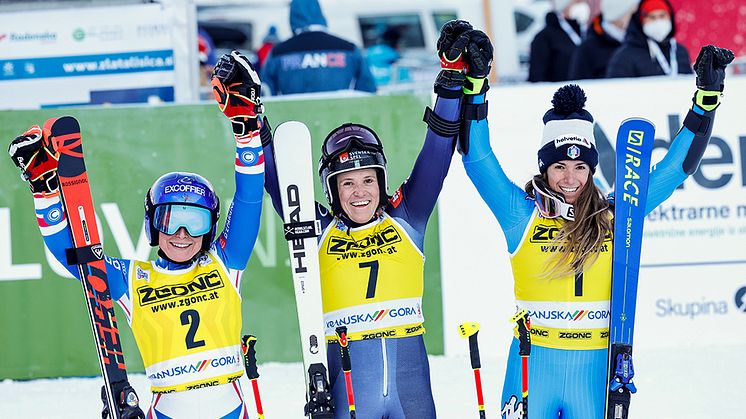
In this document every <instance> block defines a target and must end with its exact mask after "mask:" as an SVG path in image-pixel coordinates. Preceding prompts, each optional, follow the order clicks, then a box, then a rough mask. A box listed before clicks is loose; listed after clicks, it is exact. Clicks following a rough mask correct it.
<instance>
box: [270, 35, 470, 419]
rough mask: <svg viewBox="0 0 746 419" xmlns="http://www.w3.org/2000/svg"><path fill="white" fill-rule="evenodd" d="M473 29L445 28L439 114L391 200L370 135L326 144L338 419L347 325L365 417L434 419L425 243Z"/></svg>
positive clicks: (455, 123) (431, 113)
mask: <svg viewBox="0 0 746 419" xmlns="http://www.w3.org/2000/svg"><path fill="white" fill-rule="evenodd" d="M469 31H473V29H472V28H471V25H469V24H468V23H466V22H463V21H452V22H449V23H447V24H446V25H444V27H443V29H442V31H441V36H440V39H439V41H438V50H439V55H440V56H441V57H442V58H443V60H442V63H443V68H444V69H443V70H442V71H441V73H440V74H439V75H438V77H437V79H436V81H435V93H436V94H437V95H438V98H437V101H436V103H435V109H434V110H430V109H428V110H427V111H426V113H425V120H426V122H427V123H428V130H427V134H426V135H425V143H424V145H423V146H422V150H421V151H420V154H419V156H418V157H417V161H416V162H415V164H414V168H413V169H412V173H411V175H410V176H409V178H408V180H407V181H406V182H404V184H402V185H401V186H400V187H399V188H398V189H397V190H396V191H395V192H394V193H393V195H392V196H391V197H389V196H388V194H387V189H386V180H387V179H386V158H385V156H384V154H383V145H382V143H381V141H380V139H379V138H378V136H377V135H376V133H375V132H374V131H373V130H372V129H370V128H368V127H366V126H364V125H360V124H351V123H349V124H343V125H342V126H340V127H338V128H336V129H334V130H332V132H330V133H329V135H328V136H327V137H326V139H325V141H324V145H323V147H322V158H321V162H320V165H319V175H320V177H321V183H322V185H323V187H324V190H325V192H326V196H327V199H328V200H329V204H330V206H331V211H329V210H328V209H327V208H325V207H324V206H323V205H321V204H318V203H317V207H316V218H317V219H318V220H320V222H321V225H322V228H323V233H322V234H321V236H320V238H319V263H320V274H321V292H322V303H323V311H324V323H325V327H326V337H327V341H328V342H329V348H328V351H327V356H328V360H329V376H330V383H331V386H332V394H333V396H334V402H335V412H334V415H335V418H349V417H350V414H349V412H348V405H347V397H346V395H345V380H344V378H343V376H342V368H341V361H340V350H339V345H338V343H336V334H335V328H336V327H337V326H342V325H344V326H346V327H347V328H348V337H349V338H350V344H349V346H350V354H351V362H352V384H353V390H354V394H355V408H356V415H357V418H358V419H363V418H364V419H381V418H391V419H403V418H419V419H431V418H435V404H434V402H433V397H432V389H431V386H430V372H429V365H428V360H427V352H426V351H425V344H424V340H423V333H424V332H425V328H424V326H423V323H424V319H425V318H424V315H423V310H422V295H423V289H424V254H423V245H424V240H425V228H426V227H427V221H428V218H429V217H430V214H431V213H432V211H433V209H434V207H435V204H436V201H437V199H438V195H439V194H440V191H441V189H442V186H443V180H444V178H445V177H446V174H447V173H448V168H449V167H450V163H451V159H452V156H453V150H454V144H455V140H454V139H455V136H456V133H457V131H458V128H459V126H460V117H461V113H462V109H461V102H462V100H463V99H462V98H463V93H462V89H463V86H464V84H465V82H466V76H465V75H464V72H463V66H464V65H463V60H462V58H463V54H462V53H463V52H464V49H465V48H466V42H467V41H468V37H466V36H463V34H464V33H468V32H469ZM397 140H398V141H410V139H405V138H400V139H397ZM264 152H265V155H266V156H267V159H266V164H267V176H266V188H267V192H268V193H269V195H270V196H271V197H272V202H273V203H274V207H275V209H276V210H277V212H278V213H279V214H282V206H281V201H280V191H279V185H278V183H277V173H276V169H275V166H274V157H273V155H274V151H273V145H272V144H271V143H267V144H265V147H264Z"/></svg>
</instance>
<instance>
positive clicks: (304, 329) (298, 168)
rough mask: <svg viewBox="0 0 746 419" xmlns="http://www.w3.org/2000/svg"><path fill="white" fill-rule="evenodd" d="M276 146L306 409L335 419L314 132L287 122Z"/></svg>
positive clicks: (319, 418)
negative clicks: (315, 186)
mask: <svg viewBox="0 0 746 419" xmlns="http://www.w3.org/2000/svg"><path fill="white" fill-rule="evenodd" d="M274 150H275V164H276V166H277V179H278V182H279V189H280V195H281V196H282V213H283V218H284V221H285V239H287V241H288V248H289V251H290V266H291V269H292V273H293V286H294V288H295V305H296V307H297V309H298V325H299V327H300V338H301V349H302V352H303V366H304V367H305V368H306V371H307V372H308V374H307V376H306V389H307V394H306V397H307V398H306V401H307V402H308V404H307V405H306V412H305V413H306V415H310V417H311V418H312V419H325V418H332V417H333V403H332V399H331V391H330V389H329V380H328V376H327V359H326V338H325V335H324V313H323V310H322V306H321V278H320V275H319V250H318V242H317V238H318V236H319V235H320V234H321V225H320V222H319V221H318V220H317V219H316V212H315V207H316V203H315V201H314V190H313V178H314V172H313V164H312V161H311V160H312V154H311V133H310V132H309V131H308V128H307V127H306V126H305V125H304V124H303V123H301V122H298V121H289V122H285V123H283V124H281V125H280V126H278V127H277V129H276V130H275V134H274Z"/></svg>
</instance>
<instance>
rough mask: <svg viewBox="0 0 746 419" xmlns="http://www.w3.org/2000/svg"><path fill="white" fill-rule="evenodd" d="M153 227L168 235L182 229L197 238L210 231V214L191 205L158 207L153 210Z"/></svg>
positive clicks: (208, 211)
mask: <svg viewBox="0 0 746 419" xmlns="http://www.w3.org/2000/svg"><path fill="white" fill-rule="evenodd" d="M153 227H155V229H156V230H158V231H160V232H161V233H164V234H168V235H172V234H175V233H176V232H177V231H179V229H180V228H181V227H184V228H185V229H186V231H187V233H189V235H190V236H192V237H199V236H203V235H205V234H207V233H209V232H210V230H212V213H211V212H210V210H208V209H207V208H202V207H195V206H192V205H173V204H172V205H160V206H158V207H156V208H155V215H154V216H153Z"/></svg>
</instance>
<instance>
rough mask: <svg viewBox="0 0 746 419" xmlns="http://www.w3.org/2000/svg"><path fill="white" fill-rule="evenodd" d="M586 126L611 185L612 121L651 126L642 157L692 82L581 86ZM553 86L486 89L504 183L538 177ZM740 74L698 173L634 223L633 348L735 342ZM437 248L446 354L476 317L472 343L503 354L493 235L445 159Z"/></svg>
mask: <svg viewBox="0 0 746 419" xmlns="http://www.w3.org/2000/svg"><path fill="white" fill-rule="evenodd" d="M580 85H581V87H582V88H583V89H584V90H585V92H586V94H587V96H588V102H587V104H586V109H588V110H589V111H590V112H591V114H592V115H593V116H594V118H595V120H596V122H597V124H598V127H597V130H596V141H597V143H598V146H599V151H600V164H599V170H598V171H597V172H596V177H597V178H599V180H601V181H602V182H604V181H605V182H606V183H608V184H609V185H613V176H614V175H613V173H614V167H613V164H614V153H613V143H614V141H615V138H616V130H617V128H618V126H619V125H620V123H621V122H622V121H623V120H624V119H626V118H628V117H632V116H639V117H644V118H646V119H649V120H651V121H652V122H653V123H654V124H655V126H656V144H655V149H654V152H653V153H654V154H653V162H654V163H655V162H657V161H659V160H660V159H661V158H663V156H664V155H665V153H666V151H667V149H668V146H669V145H670V142H671V140H672V139H673V137H675V135H676V133H677V131H678V130H679V128H680V126H681V123H682V122H683V120H684V117H685V116H686V114H687V111H688V109H689V108H690V107H691V98H692V95H693V93H694V90H695V87H694V77H691V78H689V77H687V78H679V79H671V78H648V79H635V80H619V81H592V82H591V81H584V82H581V83H580ZM559 86H560V85H559V84H541V85H528V86H526V85H524V86H515V87H497V88H493V89H492V90H490V92H489V93H488V101H489V124H490V136H491V144H492V148H493V150H494V151H495V154H496V156H497V158H498V160H499V161H500V163H501V164H502V166H503V168H504V169H505V171H506V173H507V174H508V176H509V177H510V178H511V179H513V181H514V182H515V183H516V184H518V185H521V186H523V185H524V184H525V183H526V181H528V180H529V179H530V178H531V176H533V175H534V174H535V173H537V172H538V168H537V157H536V152H537V150H538V147H539V141H540V138H541V131H542V127H543V123H542V116H543V115H544V113H545V112H546V111H547V110H548V109H549V108H550V107H551V98H552V95H553V94H554V91H555V90H556V89H557V88H558V87H559ZM743 109H746V78H738V77H733V78H729V79H728V80H726V95H725V97H724V99H723V101H722V106H721V107H720V108H719V109H718V111H717V117H716V120H715V126H714V130H713V132H712V139H711V142H710V145H709V147H708V148H707V151H706V152H705V155H704V158H703V160H702V164H701V165H700V168H699V170H698V171H697V172H696V173H695V174H694V175H692V176H690V177H689V178H688V179H687V180H686V181H685V182H684V184H683V185H682V186H681V187H680V188H679V189H677V190H676V191H675V192H674V193H673V195H672V197H671V198H669V199H668V200H667V201H665V202H664V203H663V204H662V205H661V206H659V207H658V208H656V209H655V210H654V211H653V212H652V213H651V214H650V215H648V217H647V218H646V221H645V232H644V238H643V247H642V268H641V270H640V284H639V294H638V303H637V318H636V329H635V345H636V346H635V347H636V350H641V351H644V350H645V349H647V348H650V349H654V350H660V349H671V350H675V349H676V350H678V349H679V348H686V347H692V346H699V347H708V346H710V347H711V346H713V345H718V346H723V345H744V344H746V334H744V333H737V332H735V331H738V330H744V329H745V328H746V124H744V119H743ZM439 210H440V218H439V219H440V235H441V237H440V251H441V262H442V275H443V304H444V328H445V350H446V354H448V355H453V354H466V353H467V351H468V345H466V344H465V343H464V342H463V341H461V340H460V338H459V337H458V334H457V333H456V330H457V329H456V327H457V325H458V324H459V323H462V322H467V321H478V322H480V323H481V324H482V332H481V333H480V335H479V336H480V341H481V343H482V346H484V347H485V348H486V349H485V350H486V351H487V352H488V353H491V354H498V355H501V356H505V355H506V353H507V350H508V345H509V342H510V339H511V336H512V330H511V325H510V323H509V319H510V317H511V315H512V314H513V313H514V311H515V303H514V298H513V278H512V271H511V268H510V262H509V257H508V252H507V248H506V244H505V238H504V235H503V233H502V230H501V229H500V226H499V225H498V224H497V222H496V220H495V218H494V216H493V215H492V213H491V212H490V211H489V209H488V208H487V206H486V205H485V204H484V202H483V201H482V199H481V198H480V197H479V195H478V194H477V191H476V189H475V188H474V186H473V185H472V184H471V182H470V180H469V179H468V177H467V176H466V174H465V172H464V169H463V165H462V164H461V162H460V156H456V157H454V161H453V164H452V167H451V171H450V173H449V175H448V178H447V179H446V183H445V187H444V190H443V193H442V194H441V197H440V206H439Z"/></svg>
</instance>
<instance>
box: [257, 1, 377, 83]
mask: <svg viewBox="0 0 746 419" xmlns="http://www.w3.org/2000/svg"><path fill="white" fill-rule="evenodd" d="M290 27H291V28H292V29H293V33H294V34H295V36H293V37H292V38H290V39H288V40H287V41H285V42H281V43H279V44H277V45H275V47H274V48H273V49H272V52H271V53H270V54H269V57H268V58H267V61H266V63H265V64H264V67H263V68H262V81H263V82H264V85H265V86H266V87H267V88H268V89H269V93H271V94H273V95H286V94H292V93H312V92H326V91H334V90H345V89H354V90H362V91H366V92H375V91H376V84H375V82H374V81H373V76H372V75H371V72H370V69H369V68H368V65H367V64H366V62H365V59H364V58H363V56H362V53H361V52H360V49H359V48H358V47H357V46H355V45H354V44H352V43H351V42H348V41H345V40H343V39H341V38H338V37H336V36H333V35H330V34H328V33H326V19H325V18H324V15H323V14H322V12H321V7H320V6H319V3H318V0H293V1H292V2H291V3H290Z"/></svg>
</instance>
